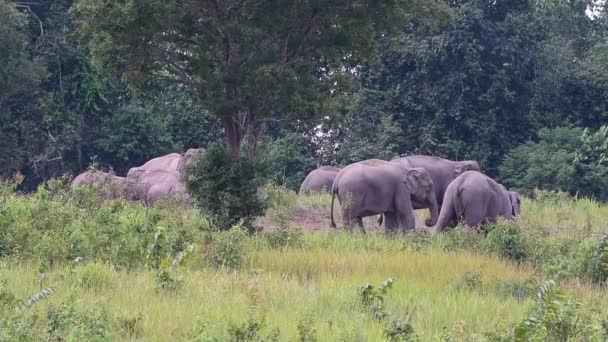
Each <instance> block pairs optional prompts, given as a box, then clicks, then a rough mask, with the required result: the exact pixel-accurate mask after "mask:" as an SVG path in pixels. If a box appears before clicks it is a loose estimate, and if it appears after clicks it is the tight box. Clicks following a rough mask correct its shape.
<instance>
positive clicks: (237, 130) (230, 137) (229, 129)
mask: <svg viewBox="0 0 608 342" xmlns="http://www.w3.org/2000/svg"><path fill="white" fill-rule="evenodd" d="M222 125H223V126H224V131H225V133H226V145H227V146H228V149H229V150H230V152H231V153H232V155H233V156H235V157H238V156H239V154H240V153H241V142H242V140H243V134H242V130H241V127H239V124H238V122H237V121H236V120H234V116H232V115H224V116H223V117H222Z"/></svg>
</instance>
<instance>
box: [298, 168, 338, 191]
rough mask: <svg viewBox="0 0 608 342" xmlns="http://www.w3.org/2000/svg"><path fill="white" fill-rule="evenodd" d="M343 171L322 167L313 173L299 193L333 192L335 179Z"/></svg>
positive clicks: (309, 175) (304, 182)
mask: <svg viewBox="0 0 608 342" xmlns="http://www.w3.org/2000/svg"><path fill="white" fill-rule="evenodd" d="M341 170H342V169H340V168H337V167H334V166H321V167H320V168H318V169H315V170H313V171H311V172H310V173H309V174H308V175H307V176H306V178H305V179H304V181H303V182H302V185H300V191H299V192H298V193H299V194H300V195H301V194H303V193H305V192H321V191H326V192H331V186H332V185H333V184H334V179H335V178H336V176H337V175H338V173H339V172H340V171H341Z"/></svg>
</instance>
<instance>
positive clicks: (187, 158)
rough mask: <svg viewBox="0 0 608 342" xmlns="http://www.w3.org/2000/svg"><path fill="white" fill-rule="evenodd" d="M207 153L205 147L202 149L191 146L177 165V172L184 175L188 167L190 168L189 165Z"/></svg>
mask: <svg viewBox="0 0 608 342" xmlns="http://www.w3.org/2000/svg"><path fill="white" fill-rule="evenodd" d="M204 153H205V150H204V149H200V148H191V149H189V150H188V151H186V152H185V153H184V154H183V155H182V157H181V159H180V161H179V164H178V165H177V172H178V173H179V174H180V175H183V174H184V173H185V172H186V169H187V168H188V166H189V165H190V164H191V163H192V162H193V161H195V160H196V159H198V158H199V157H200V156H202V155H203V154H204Z"/></svg>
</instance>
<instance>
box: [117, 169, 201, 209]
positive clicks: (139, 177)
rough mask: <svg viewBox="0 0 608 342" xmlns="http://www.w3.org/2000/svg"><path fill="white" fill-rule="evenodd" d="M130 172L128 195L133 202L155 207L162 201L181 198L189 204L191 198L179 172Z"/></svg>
mask: <svg viewBox="0 0 608 342" xmlns="http://www.w3.org/2000/svg"><path fill="white" fill-rule="evenodd" d="M132 170H133V169H131V170H129V172H130V177H131V178H129V182H128V183H127V193H128V196H129V198H130V199H132V200H141V201H143V202H144V203H145V204H146V205H147V206H153V205H154V204H155V203H156V202H158V201H159V200H162V199H167V198H172V197H179V198H180V199H182V200H184V201H185V202H189V201H190V199H189V196H188V194H187V192H186V189H185V187H184V185H183V184H182V182H181V176H180V174H179V173H177V172H173V171H168V170H162V169H156V170H145V169H137V170H134V171H132Z"/></svg>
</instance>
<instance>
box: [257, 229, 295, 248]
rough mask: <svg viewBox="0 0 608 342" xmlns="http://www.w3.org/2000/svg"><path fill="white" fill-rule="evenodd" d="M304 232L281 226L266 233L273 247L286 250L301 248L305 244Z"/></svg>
mask: <svg viewBox="0 0 608 342" xmlns="http://www.w3.org/2000/svg"><path fill="white" fill-rule="evenodd" d="M303 235H304V234H303V233H302V230H300V229H295V228H288V227H280V228H278V229H277V230H275V231H272V232H267V233H264V236H265V237H266V240H268V244H269V245H270V247H271V248H276V249H280V250H286V249H289V248H301V247H302V246H303V245H304V239H303Z"/></svg>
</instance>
